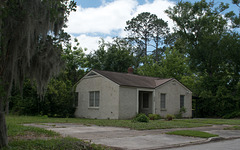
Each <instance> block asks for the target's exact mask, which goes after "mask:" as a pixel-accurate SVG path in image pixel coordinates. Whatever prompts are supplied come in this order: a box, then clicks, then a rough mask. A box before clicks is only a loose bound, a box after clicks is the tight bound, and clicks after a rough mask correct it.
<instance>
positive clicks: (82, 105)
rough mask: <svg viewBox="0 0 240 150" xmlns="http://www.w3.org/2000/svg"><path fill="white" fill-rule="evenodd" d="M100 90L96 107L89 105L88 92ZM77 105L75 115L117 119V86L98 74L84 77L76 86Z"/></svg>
mask: <svg viewBox="0 0 240 150" xmlns="http://www.w3.org/2000/svg"><path fill="white" fill-rule="evenodd" d="M90 91H100V100H99V107H98V108H90V107H89V92H90ZM76 92H78V93H79V94H78V107H77V109H76V111H75V116H76V117H84V118H97V119H118V116H119V106H118V105H119V86H118V85H117V84H116V83H114V82H112V81H110V80H109V79H107V78H105V77H102V76H100V75H94V76H86V77H84V78H83V79H82V80H81V81H80V82H79V84H78V85H77V87H76Z"/></svg>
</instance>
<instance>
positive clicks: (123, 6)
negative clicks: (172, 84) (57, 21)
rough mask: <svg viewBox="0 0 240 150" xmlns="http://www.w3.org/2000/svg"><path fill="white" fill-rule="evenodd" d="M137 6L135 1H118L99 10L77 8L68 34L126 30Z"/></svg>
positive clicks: (107, 32)
mask: <svg viewBox="0 0 240 150" xmlns="http://www.w3.org/2000/svg"><path fill="white" fill-rule="evenodd" d="M136 6H137V2H136V1H135V0H116V1H114V2H111V3H105V4H104V5H103V6H101V7H99V8H81V7H80V6H78V7H77V11H76V12H72V13H71V15H70V17H69V22H68V23H67V24H68V28H67V29H66V31H67V32H68V33H102V34H110V33H111V31H112V30H119V29H121V28H124V26H125V22H126V20H128V19H129V18H131V14H132V11H133V10H134V9H135V7H136Z"/></svg>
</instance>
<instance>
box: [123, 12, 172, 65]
mask: <svg viewBox="0 0 240 150" xmlns="http://www.w3.org/2000/svg"><path fill="white" fill-rule="evenodd" d="M126 24H127V26H126V27H125V31H128V33H129V34H128V40H129V41H131V42H133V43H135V44H136V46H137V49H136V51H135V54H136V57H137V58H140V57H142V56H147V53H148V46H153V47H154V49H155V50H154V55H155V57H154V58H155V60H156V61H159V59H160V57H161V54H162V52H163V50H164V48H163V46H162V43H163V40H164V39H165V36H166V35H167V34H168V32H169V28H168V23H167V22H165V21H164V20H162V19H161V18H158V17H157V16H156V15H155V14H151V13H149V12H143V13H140V14H138V15H137V16H136V17H133V18H132V19H131V20H128V21H127V22H126ZM151 42H152V43H155V45H151V44H150V43H151Z"/></svg>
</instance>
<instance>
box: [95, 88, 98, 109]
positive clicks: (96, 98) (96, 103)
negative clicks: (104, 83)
mask: <svg viewBox="0 0 240 150" xmlns="http://www.w3.org/2000/svg"><path fill="white" fill-rule="evenodd" d="M95 107H99V91H96V92H95Z"/></svg>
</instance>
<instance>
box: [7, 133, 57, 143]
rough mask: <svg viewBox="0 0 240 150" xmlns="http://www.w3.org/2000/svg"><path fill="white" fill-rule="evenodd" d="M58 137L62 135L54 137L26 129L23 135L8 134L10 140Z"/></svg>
mask: <svg viewBox="0 0 240 150" xmlns="http://www.w3.org/2000/svg"><path fill="white" fill-rule="evenodd" d="M57 137H61V136H54V137H52V136H47V135H45V134H37V133H35V132H31V131H26V132H24V134H23V135H16V136H8V140H9V141H10V142H11V141H15V140H37V139H42V140H48V139H55V138H57Z"/></svg>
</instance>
